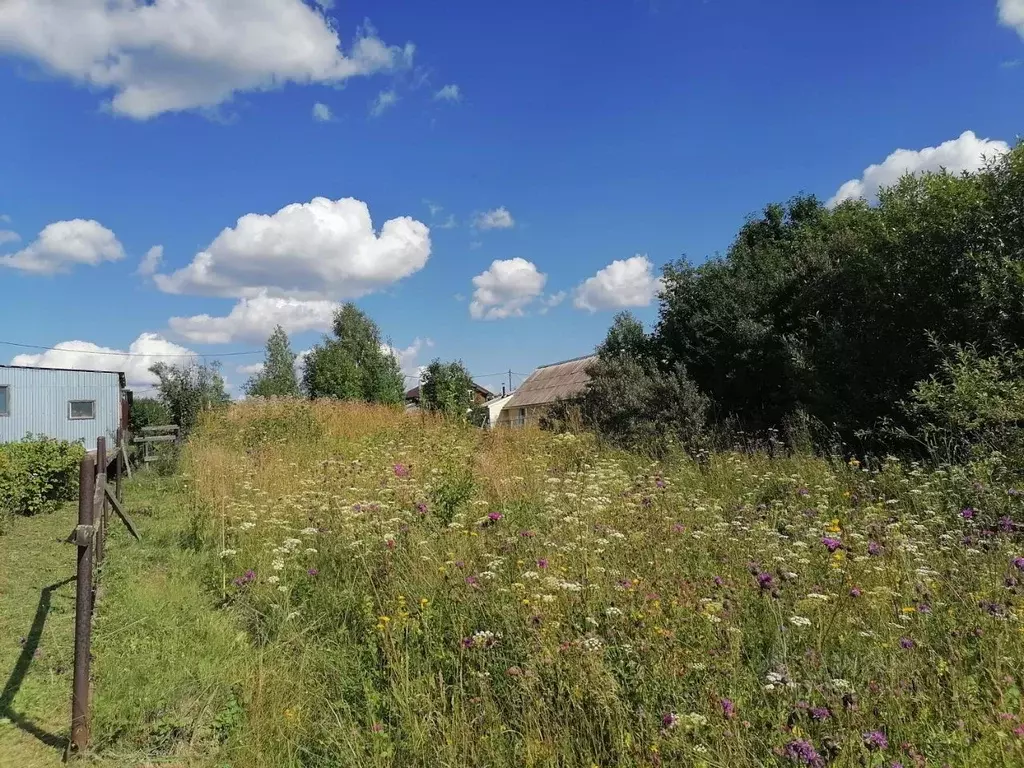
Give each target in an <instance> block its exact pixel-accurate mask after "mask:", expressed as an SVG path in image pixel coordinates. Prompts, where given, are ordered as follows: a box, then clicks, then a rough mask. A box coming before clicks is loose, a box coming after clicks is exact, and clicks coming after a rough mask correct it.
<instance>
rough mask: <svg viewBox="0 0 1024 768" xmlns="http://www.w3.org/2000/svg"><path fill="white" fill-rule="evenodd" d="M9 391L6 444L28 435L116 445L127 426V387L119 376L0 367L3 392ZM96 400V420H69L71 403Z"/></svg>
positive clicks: (2, 434) (1, 425) (0, 427)
mask: <svg viewBox="0 0 1024 768" xmlns="http://www.w3.org/2000/svg"><path fill="white" fill-rule="evenodd" d="M3 386H6V387H9V388H10V389H9V390H8V392H9V400H10V403H9V408H8V410H9V412H10V415H8V416H0V443H12V442H17V441H18V440H21V439H23V438H24V437H25V435H26V434H29V433H31V434H33V435H45V436H47V437H52V438H56V439H59V440H71V441H75V440H81V441H83V442H84V443H85V446H86V447H87V448H90V449H91V448H94V447H95V446H96V438H97V437H100V436H102V437H106V438H107V439H108V441H109V440H113V439H114V437H115V436H116V434H117V428H118V426H120V422H121V386H120V381H119V379H118V375H117V374H116V373H99V372H94V371H56V370H47V369H41V368H4V367H0V387H3ZM71 400H95V401H96V418H95V419H71V418H68V402H69V401H71Z"/></svg>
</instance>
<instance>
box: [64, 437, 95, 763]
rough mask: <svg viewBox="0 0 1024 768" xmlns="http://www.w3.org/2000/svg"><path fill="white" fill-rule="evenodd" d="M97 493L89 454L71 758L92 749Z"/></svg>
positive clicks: (78, 532) (79, 538) (81, 482)
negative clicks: (94, 524)
mask: <svg viewBox="0 0 1024 768" xmlns="http://www.w3.org/2000/svg"><path fill="white" fill-rule="evenodd" d="M95 491H96V462H95V460H94V459H93V458H92V457H91V456H88V455H86V457H85V458H84V459H82V464H81V466H80V467H79V471H78V527H77V528H75V531H74V533H72V537H73V540H74V543H75V544H76V545H77V547H78V571H77V581H78V583H77V584H76V585H75V673H74V686H73V688H72V691H71V743H70V744H69V745H68V754H69V755H70V756H74V755H83V754H85V751H86V750H87V749H88V747H89V726H90V723H89V719H90V715H89V654H90V644H91V639H92V638H91V637H90V635H91V630H92V555H93V542H94V541H95V529H94V527H93V518H94V511H95V510H94V506H95V498H96V497H95Z"/></svg>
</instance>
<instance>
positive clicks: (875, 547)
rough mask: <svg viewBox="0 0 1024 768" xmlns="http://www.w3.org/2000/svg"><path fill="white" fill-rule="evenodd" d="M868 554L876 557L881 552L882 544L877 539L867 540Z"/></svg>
mask: <svg viewBox="0 0 1024 768" xmlns="http://www.w3.org/2000/svg"><path fill="white" fill-rule="evenodd" d="M868 554H869V555H871V556H872V557H877V556H878V555H880V554H882V545H881V544H879V543H878V542H877V541H869V542H868Z"/></svg>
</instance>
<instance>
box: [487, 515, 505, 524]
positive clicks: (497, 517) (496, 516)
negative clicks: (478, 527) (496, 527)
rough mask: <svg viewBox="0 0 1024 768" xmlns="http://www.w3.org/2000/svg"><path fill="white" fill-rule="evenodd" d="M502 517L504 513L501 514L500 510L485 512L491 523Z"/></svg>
mask: <svg viewBox="0 0 1024 768" xmlns="http://www.w3.org/2000/svg"><path fill="white" fill-rule="evenodd" d="M503 517H504V515H503V514H501V512H488V513H487V519H488V520H490V521H491V522H492V523H496V522H498V521H499V520H501V519H502V518H503Z"/></svg>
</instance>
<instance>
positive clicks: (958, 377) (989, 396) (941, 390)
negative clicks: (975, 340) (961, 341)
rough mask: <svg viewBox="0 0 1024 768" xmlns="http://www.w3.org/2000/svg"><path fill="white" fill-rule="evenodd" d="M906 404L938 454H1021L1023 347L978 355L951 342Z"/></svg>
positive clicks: (1023, 438) (1023, 433)
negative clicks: (933, 369) (932, 370)
mask: <svg viewBox="0 0 1024 768" xmlns="http://www.w3.org/2000/svg"><path fill="white" fill-rule="evenodd" d="M904 408H905V410H906V411H907V413H908V414H909V415H910V416H911V418H912V419H914V420H915V421H916V422H917V429H916V432H917V435H918V436H919V439H920V440H921V441H922V442H924V443H925V444H926V445H927V447H928V448H929V450H930V451H931V453H932V454H933V455H934V456H936V457H937V458H940V459H943V460H947V461H963V460H965V459H968V458H971V457H978V456H984V455H987V454H990V453H992V452H999V453H1003V454H1006V455H1007V456H1010V457H1012V458H1015V459H1020V458H1024V351H1021V350H1019V349H1018V350H1013V351H1004V352H999V353H997V354H994V355H989V356H982V355H980V354H979V353H978V351H977V349H975V348H974V347H967V346H954V347H952V348H951V349H950V350H949V353H948V354H947V355H946V356H945V358H944V359H943V361H942V363H941V365H940V368H939V372H938V373H937V374H935V375H934V376H931V377H929V378H928V379H925V380H924V381H921V382H918V384H917V386H916V387H914V391H913V392H912V393H911V397H910V400H909V402H907V403H906V404H905V405H904Z"/></svg>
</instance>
